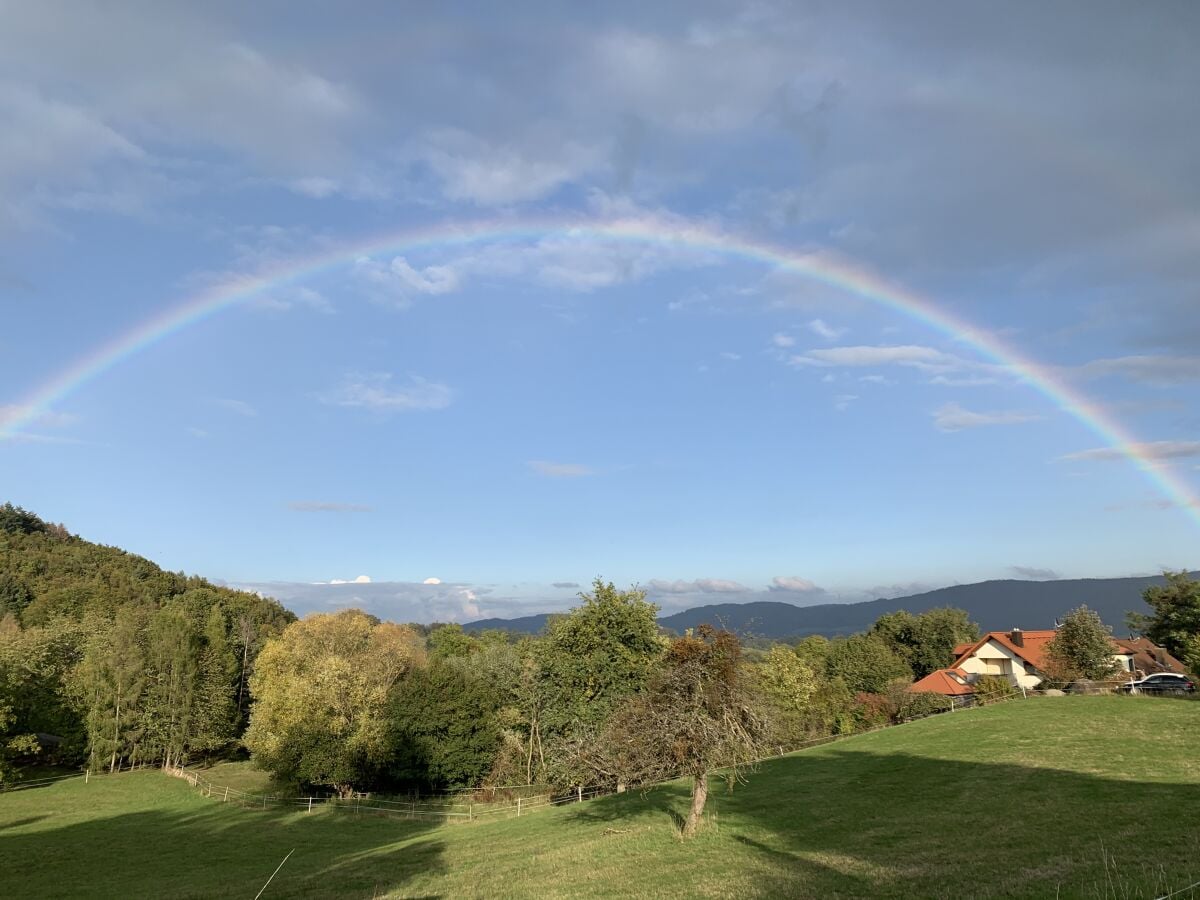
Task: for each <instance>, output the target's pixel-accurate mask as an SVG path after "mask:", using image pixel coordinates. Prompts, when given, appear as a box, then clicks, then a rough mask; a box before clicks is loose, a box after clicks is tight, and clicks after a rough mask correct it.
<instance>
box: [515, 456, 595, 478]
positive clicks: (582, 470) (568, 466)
mask: <svg viewBox="0 0 1200 900" xmlns="http://www.w3.org/2000/svg"><path fill="white" fill-rule="evenodd" d="M527 465H528V466H529V468H531V469H532V470H533V471H535V472H537V473H538V474H539V475H545V476H546V477H547V478H585V477H587V476H588V475H595V474H596V470H595V469H593V468H592V467H591V466H585V465H582V464H581V463H559V462H547V461H546V460H543V459H531V460H530V461H529V462H528V463H527Z"/></svg>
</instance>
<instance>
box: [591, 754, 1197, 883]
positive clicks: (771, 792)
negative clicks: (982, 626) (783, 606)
mask: <svg viewBox="0 0 1200 900" xmlns="http://www.w3.org/2000/svg"><path fill="white" fill-rule="evenodd" d="M717 783H720V782H717ZM688 800H689V786H688V783H687V782H682V781H681V782H674V783H672V784H669V785H665V786H663V787H660V788H656V789H654V790H652V791H649V792H647V793H645V794H642V795H639V794H638V793H637V792H631V793H629V794H626V795H624V796H623V797H610V798H606V799H604V800H602V801H599V802H597V803H594V804H589V805H587V806H585V807H581V808H580V809H578V811H576V812H575V814H574V816H573V817H572V818H575V819H576V820H577V821H580V822H581V823H595V824H600V823H605V824H611V823H613V822H617V821H624V822H629V821H630V820H632V819H633V818H635V817H638V816H642V817H645V818H646V819H647V823H648V824H647V827H658V826H656V825H654V824H653V823H654V822H661V823H662V827H663V828H672V827H675V826H674V825H672V824H668V822H667V821H666V816H669V817H670V819H671V822H673V823H675V822H678V821H679V820H680V819H682V816H683V814H684V812H686V810H687V804H688ZM664 813H665V814H666V816H664V815H663V814H664ZM706 820H707V822H706V825H705V826H702V829H701V832H700V834H699V835H698V836H697V838H696V839H695V842H696V843H695V853H696V854H697V855H698V856H707V855H710V854H716V853H718V852H719V853H720V854H721V855H723V856H725V857H727V863H726V864H727V866H728V867H729V868H730V869H731V870H732V869H735V868H738V867H747V866H748V868H747V869H746V871H747V872H749V871H751V870H752V871H753V885H754V888H753V893H754V894H755V895H758V896H767V897H775V896H779V897H787V896H845V897H865V896H870V897H880V896H887V897H961V896H963V894H964V893H966V894H969V895H970V896H973V897H993V896H994V897H1031V898H1033V897H1055V896H1057V897H1062V898H1067V897H1089V898H1091V897H1095V898H1105V900H1108V898H1113V900H1115V898H1125V897H1129V898H1135V897H1137V898H1141V897H1149V896H1159V895H1160V894H1162V893H1166V892H1167V891H1169V890H1177V889H1180V888H1182V887H1184V886H1186V885H1188V884H1191V883H1192V882H1194V881H1196V880H1197V879H1200V866H1198V865H1197V863H1196V860H1197V859H1198V858H1200V852H1198V851H1200V830H1197V829H1196V828H1195V827H1194V826H1193V825H1192V824H1191V823H1195V822H1196V821H1200V785H1197V784H1179V783H1168V782H1165V781H1164V782H1156V781H1134V780H1124V779H1116V778H1111V777H1103V776H1099V775H1091V774H1084V773H1080V772H1069V771H1063V770H1059V769H1050V768H1041V767H1033V766H1029V767H1026V766H1019V765H1012V764H1000V763H996V764H992V763H978V762H962V761H948V760H937V759H930V758H926V757H920V756H914V755H910V754H906V753H892V754H876V753H871V752H862V751H854V750H849V749H847V750H841V751H836V752H833V753H823V754H813V755H805V754H799V755H796V756H793V757H789V758H784V759H775V760H770V761H767V762H764V763H762V764H761V765H760V766H759V767H758V769H757V771H755V772H754V773H752V774H751V775H750V776H749V779H748V781H746V782H745V783H742V784H737V785H735V787H734V790H733V793H732V794H729V793H727V792H726V791H724V790H721V791H714V792H713V794H711V795H710V798H709V803H708V807H707V809H706ZM1148 842H1149V843H1148ZM734 847H737V848H744V852H741V850H735V849H734ZM1148 847H1152V848H1153V851H1152V852H1147V848H1148ZM747 854H748V856H747ZM746 877H747V878H749V877H750V876H749V875H747V876H746ZM733 883H734V882H732V881H731V882H730V884H731V885H732V884H733ZM742 883H743V884H745V883H746V882H742ZM1179 896H1181V897H1192V896H1194V897H1195V898H1200V891H1197V892H1196V893H1195V894H1194V895H1193V894H1189V893H1188V892H1184V893H1183V894H1181V895H1179Z"/></svg>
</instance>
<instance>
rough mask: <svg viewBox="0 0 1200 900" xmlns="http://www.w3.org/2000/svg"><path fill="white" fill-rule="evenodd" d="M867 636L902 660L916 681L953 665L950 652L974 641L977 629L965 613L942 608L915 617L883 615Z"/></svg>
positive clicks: (900, 612)
mask: <svg viewBox="0 0 1200 900" xmlns="http://www.w3.org/2000/svg"><path fill="white" fill-rule="evenodd" d="M870 633H871V634H874V635H877V636H879V637H880V638H882V639H883V640H884V642H885V643H886V644H887V645H888V646H889V647H890V648H891V649H892V651H893V652H894V653H895V654H896V655H897V656H900V657H901V658H903V659H904V661H905V662H907V663H908V665H909V668H911V669H912V672H913V675H914V676H915V677H916V678H924V677H925V676H926V675H928V674H929V673H930V672H933V671H935V670H936V669H943V668H945V667H946V666H949V665H950V664H951V663H953V662H954V648H955V647H956V646H957V645H959V644H963V643H966V642H968V641H974V640H976V639H977V638H978V637H979V626H978V625H976V624H975V623H974V622H972V621H971V620H970V617H969V616H968V615H967V613H966V611H964V610H961V609H955V608H953V607H949V606H946V607H939V608H937V609H930V610H926V611H925V612H923V613H919V614H918V615H913V614H912V613H910V612H908V611H907V610H898V611H896V612H892V613H886V614H884V615H882V616H880V617H879V618H878V619H877V620H876V621H875V624H874V625H872V626H871V631H870Z"/></svg>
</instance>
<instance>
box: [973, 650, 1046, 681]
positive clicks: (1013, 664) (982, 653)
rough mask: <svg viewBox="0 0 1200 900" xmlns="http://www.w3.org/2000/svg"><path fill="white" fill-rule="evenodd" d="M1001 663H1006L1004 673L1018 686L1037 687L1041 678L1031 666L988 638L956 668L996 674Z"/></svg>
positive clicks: (975, 672) (980, 673) (974, 673)
mask: <svg viewBox="0 0 1200 900" xmlns="http://www.w3.org/2000/svg"><path fill="white" fill-rule="evenodd" d="M1003 663H1007V667H1006V668H1007V671H1006V672H1005V673H1004V674H1006V675H1008V676H1009V678H1010V680H1012V681H1013V682H1014V683H1015V684H1016V685H1017V686H1018V687H1026V688H1032V687H1037V686H1038V684H1039V683H1040V682H1041V680H1042V679H1041V677H1040V676H1038V675H1037V674H1035V670H1034V669H1033V667H1032V666H1028V667H1027V666H1026V664H1025V661H1024V660H1023V659H1021V658H1020V657H1019V656H1017V655H1016V654H1015V653H1013V652H1012V651H1011V650H1009V649H1008V648H1007V647H1005V646H1004V645H1003V644H998V643H996V641H993V640H989V641H988V642H987V643H985V644H984V645H983V646H982V647H980V648H979V649H978V650H976V651H975V652H974V653H973V654H972V655H971V657H970V658H969V659H967V660H965V661H964V662H963V663H962V664H961V665H960V666H959V667H958V668H960V669H962V670H963V671H964V672H967V673H970V674H972V675H996V674H1000V673H999V672H997V671H996V669H997V668H998V665H997V664H1003Z"/></svg>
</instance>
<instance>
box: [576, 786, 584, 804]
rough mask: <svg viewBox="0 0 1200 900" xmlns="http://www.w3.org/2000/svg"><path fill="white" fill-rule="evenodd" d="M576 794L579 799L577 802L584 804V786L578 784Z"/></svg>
mask: <svg viewBox="0 0 1200 900" xmlns="http://www.w3.org/2000/svg"><path fill="white" fill-rule="evenodd" d="M575 794H576V796H577V797H578V798H579V799H578V800H577V801H576V802H578V803H582V802H583V785H582V784H578V785H576V786H575Z"/></svg>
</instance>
